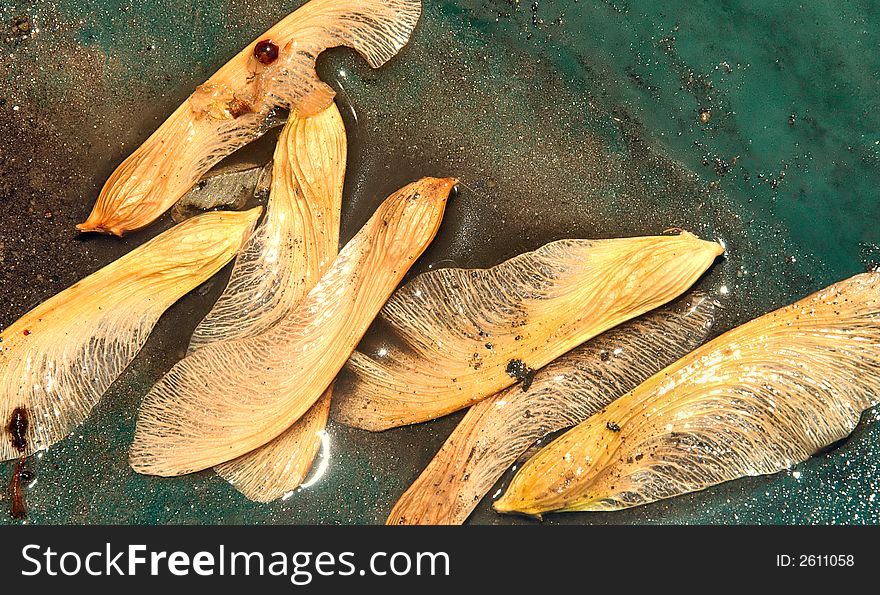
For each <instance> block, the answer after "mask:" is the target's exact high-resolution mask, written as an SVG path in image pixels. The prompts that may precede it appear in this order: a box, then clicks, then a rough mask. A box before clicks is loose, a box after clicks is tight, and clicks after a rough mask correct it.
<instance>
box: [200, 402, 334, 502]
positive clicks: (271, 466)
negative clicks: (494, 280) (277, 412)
mask: <svg viewBox="0 0 880 595" xmlns="http://www.w3.org/2000/svg"><path fill="white" fill-rule="evenodd" d="M332 393H333V389H332V385H331V388H328V389H327V390H326V391H324V394H323V395H322V396H321V398H319V399H318V401H317V402H316V403H315V404H314V405H312V407H311V408H310V409H309V410H308V411H306V413H305V414H304V415H303V416H302V417H301V418H299V419H298V420H296V422H295V423H294V424H293V425H292V426H290V427H289V428H287V430H285V431H284V432H283V433H282V434H281V435H280V436H278V437H277V438H274V439H273V440H271V441H269V442H268V443H267V444H265V445H264V446H261V447H260V448H258V449H256V450H253V451H251V452H249V453H247V454H246V455H242V456H240V457H238V458H237V459H234V460H232V461H229V462H228V463H223V464H221V465H217V466H216V467H214V471H216V472H217V473H218V474H219V475H220V477H222V478H223V479H225V480H226V481H228V482H229V483H231V484H232V485H233V486H235V488H236V489H237V490H238V491H240V492H241V493H243V494H244V495H245V496H247V497H248V498H250V499H251V500H254V501H256V502H271V501H273V500H277V499H278V498H281V497H282V496H284V495H285V494H287V493H289V492H291V491H293V490H295V489H296V488H297V487H299V486H300V484H302V483H303V481H305V479H306V476H307V475H308V473H309V470H310V469H311V468H312V462H313V461H314V460H315V457H316V456H317V455H318V451H319V450H320V448H321V432H322V431H323V430H324V428H325V427H326V426H327V419H328V418H329V417H330V399H331V398H332Z"/></svg>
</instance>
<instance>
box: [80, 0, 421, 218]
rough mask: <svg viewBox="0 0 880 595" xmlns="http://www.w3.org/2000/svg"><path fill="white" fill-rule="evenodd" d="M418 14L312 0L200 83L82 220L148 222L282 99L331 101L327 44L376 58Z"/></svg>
mask: <svg viewBox="0 0 880 595" xmlns="http://www.w3.org/2000/svg"><path fill="white" fill-rule="evenodd" d="M420 14H421V2H419V1H418V0H311V2H309V3H307V4H306V5H304V6H303V7H301V8H300V9H299V10H297V11H295V12H294V13H292V14H291V15H289V16H288V17H286V18H285V19H283V20H282V21H280V22H279V23H278V24H276V25H275V26H274V27H272V28H271V29H269V30H268V31H267V32H266V33H264V34H263V35H262V36H261V37H260V38H258V39H257V40H256V41H254V42H253V43H252V44H250V45H249V46H248V47H246V48H245V49H244V50H242V51H241V53H239V54H238V55H237V56H235V57H234V58H233V59H232V60H230V61H229V62H228V63H227V64H226V65H224V66H223V67H222V68H221V69H220V70H218V71H217V72H216V73H215V74H214V75H213V76H212V77H211V78H210V79H208V81H207V82H205V83H204V84H203V85H201V86H200V87H198V88H197V89H196V91H195V92H194V93H193V94H192V95H191V96H190V97H189V98H188V99H187V100H186V101H185V102H184V103H183V104H182V105H181V106H180V107H179V108H178V109H177V110H176V111H175V112H174V114H172V115H171V116H170V117H169V118H168V120H166V121H165V122H164V123H163V124H162V126H160V127H159V129H158V130H157V131H156V132H155V133H154V134H153V135H152V136H151V137H150V138H149V139H147V141H146V142H144V144H143V145H141V146H140V147H139V148H138V149H137V150H136V151H135V152H134V153H133V154H132V155H131V156H130V157H128V159H126V160H125V161H124V162H123V163H122V164H121V165H120V166H119V168H118V169H117V170H116V171H115V172H114V173H113V175H112V176H111V177H110V179H109V180H108V181H107V183H106V185H105V186H104V189H103V190H102V191H101V194H100V195H99V197H98V201H97V203H96V205H95V207H94V209H93V211H92V213H91V215H90V216H89V218H88V220H86V221H85V223H82V224H81V225H79V226H78V227H79V229H80V230H82V231H102V232H107V233H113V234H117V235H121V234H122V233H124V232H125V231H128V230H132V229H137V228H140V227H143V226H145V225H148V224H149V223H150V222H152V221H154V220H155V219H156V218H157V217H158V216H159V215H161V214H162V213H164V212H165V211H166V210H167V209H168V208H169V207H170V206H171V205H173V204H174V203H175V202H176V201H177V200H178V199H179V198H180V197H181V196H183V195H184V194H185V193H186V192H187V190H189V189H190V188H191V187H192V186H193V184H195V183H196V182H197V181H198V180H199V178H201V177H202V175H204V174H205V172H207V171H208V170H209V169H210V168H211V167H212V166H213V165H215V164H216V163H218V162H219V161H220V160H221V159H223V157H226V156H227V155H229V154H230V153H232V152H233V151H235V150H236V149H238V148H240V147H242V146H244V145H246V144H248V143H249V142H251V141H252V140H254V139H255V138H258V137H259V136H260V135H262V134H263V133H264V132H265V131H266V128H267V126H266V123H267V120H268V119H269V118H270V117H271V115H272V112H273V110H274V109H275V108H277V107H284V108H290V109H291V110H293V111H294V112H296V113H297V114H298V115H299V116H301V117H307V116H312V115H315V114H317V113H319V112H321V111H322V110H324V109H326V108H327V107H329V106H330V104H331V103H332V101H333V96H334V93H333V90H332V89H331V88H330V87H328V86H327V85H326V84H325V83H323V82H321V81H320V80H319V79H318V77H317V75H316V73H315V60H316V59H317V57H318V55H319V54H320V53H321V52H322V51H324V50H325V49H327V48H329V47H335V46H340V45H345V46H349V47H352V48H354V49H356V50H357V51H358V52H359V53H360V54H361V55H362V56H364V58H365V59H366V60H367V62H369V64H370V65H371V66H373V67H374V68H377V67H379V66H381V65H382V64H384V63H385V62H386V61H387V60H389V59H390V58H391V57H393V56H394V55H395V54H396V53H397V52H398V51H399V50H400V48H402V47H403V46H404V45H405V44H406V42H407V41H408V40H409V37H410V35H411V34H412V31H413V29H414V27H415V25H416V22H417V21H418V19H419V16H420ZM258 46H259V47H258ZM261 47H271V48H274V52H275V53H276V54H277V56H275V57H274V58H272V52H263V53H261V52H260V51H259V48H261Z"/></svg>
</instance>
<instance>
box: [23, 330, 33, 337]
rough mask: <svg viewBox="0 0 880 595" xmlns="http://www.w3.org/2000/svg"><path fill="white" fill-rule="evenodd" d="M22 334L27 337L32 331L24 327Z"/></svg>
mask: <svg viewBox="0 0 880 595" xmlns="http://www.w3.org/2000/svg"><path fill="white" fill-rule="evenodd" d="M21 334H23V335H24V336H25V337H27V336H28V335H29V334H31V332H30V331H29V330H28V329H24V330H23V331H22V333H21Z"/></svg>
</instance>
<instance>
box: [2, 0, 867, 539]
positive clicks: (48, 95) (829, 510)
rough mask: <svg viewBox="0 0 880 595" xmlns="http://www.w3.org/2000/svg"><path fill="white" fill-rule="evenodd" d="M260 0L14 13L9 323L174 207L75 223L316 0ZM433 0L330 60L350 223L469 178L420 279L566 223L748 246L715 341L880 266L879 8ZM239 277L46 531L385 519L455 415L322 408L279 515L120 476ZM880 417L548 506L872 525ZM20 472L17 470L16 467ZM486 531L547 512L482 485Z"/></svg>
mask: <svg viewBox="0 0 880 595" xmlns="http://www.w3.org/2000/svg"><path fill="white" fill-rule="evenodd" d="M255 4H256V3H246V2H239V1H221V0H199V1H195V2H180V1H176V0H157V1H154V2H149V3H142V2H111V1H104V2H100V3H98V2H83V1H80V0H63V1H58V2H20V1H14V2H12V3H11V4H10V3H8V2H7V3H4V4H3V5H2V6H0V23H2V26H3V27H9V26H10V19H14V18H15V17H17V16H19V15H26V16H29V17H31V18H32V22H33V25H34V27H33V30H34V31H36V33H35V34H34V35H32V36H25V37H26V38H22V37H21V36H11V35H2V36H0V41H2V42H3V43H2V45H0V65H2V70H0V100H2V101H0V103H2V105H0V205H2V209H0V283H2V287H0V295H2V300H3V302H2V307H0V326H3V325H6V324H9V323H11V322H12V321H13V320H15V319H16V318H17V317H19V316H21V315H22V314H24V313H25V312H26V311H27V310H28V309H29V308H31V307H33V306H34V305H36V304H37V303H39V302H40V301H41V300H43V299H45V298H47V297H49V296H50V295H52V294H53V293H56V292H57V291H59V290H61V289H63V288H64V287H66V286H68V285H70V284H71V283H73V282H74V281H76V280H77V279H78V278H81V277H82V276H84V275H85V274H87V273H88V272H91V271H93V270H95V269H97V268H99V267H100V266H102V265H103V264H105V263H107V262H109V261H110V260H112V259H113V258H115V257H117V256H119V255H120V254H122V253H124V252H125V251H127V250H129V249H130V248H131V247H132V246H134V245H136V244H138V243H140V242H142V241H144V240H145V239H146V238H147V237H150V236H152V235H154V234H155V233H157V232H158V231H160V230H161V229H162V228H163V227H167V226H168V225H169V224H170V221H169V219H168V218H165V219H163V221H161V222H160V223H159V224H157V225H155V226H153V227H151V228H150V229H149V230H146V231H144V232H139V233H137V234H134V235H132V236H131V237H128V238H126V239H125V240H123V241H117V240H113V239H110V238H88V239H80V238H77V236H76V234H75V233H74V232H73V225H74V224H75V223H77V222H79V221H81V220H82V219H84V217H85V216H86V214H87V213H88V211H89V210H90V208H91V204H92V201H93V199H94V197H95V196H96V195H97V191H98V189H99V188H100V186H101V184H102V183H103V181H104V180H105V179H106V177H107V176H108V175H109V173H110V172H111V171H112V169H113V167H114V166H115V165H116V164H118V163H119V161H121V159H123V158H124V157H125V155H127V154H128V153H129V152H130V151H131V150H132V149H133V148H134V147H135V146H136V145H137V144H138V143H139V142H141V141H142V140H143V139H144V138H145V137H146V136H147V135H148V134H149V132H150V131H151V130H152V129H154V128H155V127H156V126H157V125H158V123H159V122H161V120H162V119H164V117H166V116H167V115H168V114H169V113H170V112H171V110H172V109H173V108H174V107H175V106H176V105H177V104H178V103H179V102H180V101H181V100H182V99H183V98H185V97H186V96H187V95H188V94H189V92H190V91H191V90H192V88H193V87H194V86H195V85H197V84H199V83H200V82H201V81H203V80H204V79H205V78H207V77H208V76H209V75H210V74H211V73H212V72H213V71H214V70H215V69H216V68H217V67H218V66H219V65H221V64H222V63H223V62H224V61H225V60H227V59H228V58H229V57H230V56H231V55H232V54H234V53H235V52H236V51H237V50H238V49H239V48H240V47H241V46H243V45H244V44H245V43H247V42H249V41H250V40H252V39H253V38H255V37H256V36H257V35H258V34H259V33H260V32H261V31H263V30H265V29H266V28H267V27H268V26H269V25H271V24H272V23H274V22H275V21H276V20H278V19H279V18H280V17H281V16H283V15H284V14H286V13H287V12H289V11H290V10H292V9H293V8H294V7H296V6H297V5H298V4H299V2H265V3H262V4H261V5H260V6H255ZM424 4H425V14H424V17H423V20H422V22H421V24H420V26H419V28H418V30H417V33H416V35H415V37H414V39H413V41H412V43H411V45H410V46H409V47H408V48H407V49H406V50H404V52H403V53H402V54H401V55H400V57H399V58H398V59H396V60H395V61H394V62H393V63H392V64H390V65H389V66H388V67H387V68H384V69H382V70H380V71H376V72H373V71H370V70H369V69H368V68H367V67H366V66H365V65H364V64H363V63H362V62H360V61H359V59H358V58H357V57H356V56H354V55H353V54H352V53H350V52H348V51H333V52H329V53H328V55H327V56H325V57H324V58H323V59H322V60H321V63H320V68H319V70H320V72H321V74H322V76H323V77H324V78H325V79H326V80H328V81H329V82H331V83H332V84H333V85H334V86H335V87H336V88H337V89H338V90H339V91H340V93H339V102H340V105H341V106H342V107H343V108H344V109H343V112H344V115H345V118H346V125H347V128H348V131H349V135H350V140H351V144H352V148H351V163H350V166H349V174H348V178H347V190H346V193H347V194H346V206H345V211H344V216H343V226H344V229H343V238H344V239H347V238H349V237H351V236H352V235H353V234H354V233H355V232H356V231H357V229H358V227H359V226H360V225H361V224H362V223H363V222H364V221H365V220H366V219H367V217H368V216H369V214H370V213H371V210H372V209H373V208H374V207H375V206H376V204H377V203H378V201H379V200H381V198H382V197H384V196H385V195H387V194H388V193H389V192H390V191H391V190H393V189H395V188H397V187H399V186H401V185H402V184H403V183H405V182H408V181H410V180H411V179H414V178H416V177H419V176H421V175H437V174H442V175H456V176H458V177H460V178H461V179H462V181H463V186H462V191H461V193H460V195H459V196H458V197H457V199H456V201H455V202H454V203H453V204H452V205H451V206H450V209H449V213H448V215H447V218H446V220H445V222H444V225H443V229H442V231H441V234H440V236H439V237H438V238H437V241H436V242H435V244H434V245H433V246H432V248H431V249H430V250H429V252H428V253H427V254H426V255H425V257H424V258H423V259H422V260H421V261H420V262H419V263H418V264H417V266H416V268H415V269H414V270H415V271H416V272H418V271H421V270H425V269H426V268H428V267H429V266H449V265H456V266H488V265H491V264H494V263H497V262H499V261H500V260H503V259H505V258H507V257H510V256H512V255H514V254H516V253H519V252H521V251H523V250H527V249H531V248H535V247H537V246H539V245H541V244H543V243H545V242H547V241H551V240H555V239H559V238H562V237H612V236H616V235H635V234H646V233H658V232H660V231H662V230H664V229H667V228H669V227H674V226H678V227H683V228H687V229H691V230H692V231H694V232H696V233H698V234H700V235H702V236H704V237H708V238H717V239H721V240H723V241H724V242H725V244H726V245H727V246H728V248H729V256H728V258H727V259H725V260H724V261H723V262H720V263H719V264H718V265H717V266H716V267H715V268H714V269H713V270H712V271H711V273H710V274H709V275H708V276H707V278H706V279H704V281H703V282H702V284H701V285H702V288H703V289H705V290H707V291H710V292H711V293H713V295H715V296H716V297H717V298H718V299H719V300H721V301H722V303H723V305H724V313H723V316H722V319H721V320H720V321H719V324H718V331H719V332H720V331H723V330H726V329H727V328H730V327H732V326H734V325H736V324H738V323H741V322H744V321H746V320H748V319H749V318H751V317H753V316H755V315H757V314H760V313H763V312H766V311H767V310H769V309H771V308H773V307H776V306H779V305H782V304H784V303H788V302H791V301H793V300H794V299H796V298H799V297H802V296H803V295H806V294H807V293H809V292H811V291H813V290H817V289H820V288H821V287H824V286H825V285H827V284H829V283H831V282H833V281H836V280H839V279H841V278H844V277H847V276H849V275H851V274H854V273H856V272H859V271H861V270H864V268H865V267H866V266H869V265H871V264H875V263H880V248H878V244H880V231H878V226H877V224H876V222H877V220H878V215H880V203H878V200H877V197H876V188H877V187H878V182H880V174H878V165H880V109H878V108H880V105H878V102H880V99H878V97H880V83H878V81H880V51H878V50H880V8H878V7H877V5H876V4H874V3H871V2H867V1H865V2H832V1H830V0H823V1H818V0H816V1H813V2H810V3H799V2H785V1H778V2H774V3H767V2H762V1H758V0H754V1H743V2H732V1H727V2H724V1H711V2H686V3H685V2H663V3H659V2H651V3H649V2H624V1H622V0H618V1H605V2H599V1H595V2H594V1H584V0H581V1H579V2H574V1H556V2H552V1H548V0H539V1H537V2H534V3H533V2H514V1H485V2H481V1H471V0H454V1H453V0H447V1H439V0H425V2H424ZM768 4H772V6H768ZM95 6H100V7H101V8H98V9H96V8H95ZM221 289H222V279H216V280H214V281H212V282H209V283H208V284H206V286H204V287H203V288H201V289H200V290H199V291H197V292H195V293H194V294H193V295H191V296H188V297H187V298H185V299H184V300H182V301H181V303H179V304H178V305H177V306H175V307H174V308H172V309H171V310H169V312H168V314H167V315H166V316H165V317H164V318H163V320H162V321H161V322H160V324H159V326H158V327H157V328H156V331H155V332H154V334H153V336H152V338H151V340H150V342H149V343H148V345H147V346H146V347H145V349H144V351H143V353H142V355H141V356H140V357H139V358H138V359H137V360H136V361H135V363H134V364H133V365H132V366H131V368H129V370H128V371H127V372H126V373H125V374H124V375H123V376H122V377H121V378H120V379H119V381H118V382H117V383H116V384H115V385H114V386H113V388H111V390H110V392H109V393H108V395H107V396H106V398H105V399H104V400H103V401H102V403H101V404H100V405H99V407H98V408H97V409H96V411H95V413H94V414H93V415H92V416H91V417H90V419H89V420H88V421H87V422H86V423H85V424H84V425H83V426H82V427H81V428H80V429H79V430H77V431H76V432H75V434H74V435H73V436H71V438H69V439H68V440H66V441H64V442H62V443H61V444H59V445H57V446H56V447H53V448H52V449H50V450H49V451H48V452H46V453H44V454H43V455H42V456H41V457H39V458H38V459H37V460H35V461H34V463H33V467H34V470H35V473H36V483H35V484H34V485H32V486H31V487H30V488H29V490H28V493H27V496H28V504H29V507H30V516H29V520H28V522H33V523H151V524H152V523H257V524H260V523H372V522H381V521H382V520H383V519H384V518H385V515H386V514H387V512H388V510H389V509H390V507H391V505H392V504H393V502H394V500H395V499H396V497H397V496H398V495H399V494H400V493H402V491H403V490H404V489H405V488H406V486H407V485H408V484H409V483H410V482H411V481H412V479H414V478H415V476H416V475H417V474H418V472H419V470H420V469H421V468H422V467H423V466H424V465H425V464H426V463H427V461H428V460H430V458H431V456H432V455H433V453H434V452H436V450H437V448H438V447H439V444H440V443H442V441H443V439H444V438H445V436H446V435H447V434H448V432H449V431H450V430H451V429H452V427H454V423H455V421H456V417H455V416H453V417H452V418H450V419H444V420H439V421H437V422H432V423H429V424H423V425H420V426H417V427H413V428H404V429H400V430H394V431H391V432H387V433H384V434H381V435H371V434H367V433H365V432H360V431H356V430H352V429H348V428H344V427H339V426H331V428H330V432H329V433H330V440H331V448H330V456H329V465H328V468H327V472H326V473H325V474H324V475H323V476H322V477H321V478H320V479H318V480H317V481H316V482H315V483H314V485H312V486H311V487H309V488H306V489H304V490H301V491H299V492H297V493H295V494H293V495H292V496H291V497H290V498H288V499H287V500H285V501H282V502H277V503H274V504H271V505H258V504H254V503H250V502H248V501H246V500H245V499H244V498H243V497H241V496H240V495H239V494H238V493H237V492H235V491H234V490H233V489H232V488H230V487H228V486H227V485H226V484H225V483H224V482H223V481H222V480H220V479H219V478H217V477H216V476H214V475H212V474H210V473H202V474H198V475H196V476H193V477H188V478H184V479H155V478H147V477H142V476H138V475H136V474H134V473H133V472H131V471H130V470H129V469H128V467H127V465H126V447H127V444H128V442H129V441H130V439H131V435H132V431H133V425H134V419H135V412H136V408H137V405H138V403H139V401H140V399H141V398H142V397H143V395H144V394H145V392H146V391H147V390H148V388H149V386H150V385H151V384H152V383H153V382H154V381H155V380H156V379H157V378H158V377H159V376H160V375H161V374H162V373H163V372H164V371H166V370H167V369H168V368H169V367H170V366H171V365H172V364H173V363H174V362H175V361H176V360H177V359H178V358H179V357H181V356H182V354H183V350H184V349H185V345H186V342H187V339H188V331H189V330H191V329H192V328H193V327H194V326H195V324H196V323H197V321H198V319H199V317H200V316H201V315H202V314H204V312H205V311H206V309H207V308H209V307H210V304H211V300H212V299H213V298H214V297H216V295H217V294H218V292H219V291H220V290H221ZM373 340H376V341H381V340H382V337H381V336H377V337H373ZM876 420H877V413H876V412H868V413H867V414H866V415H865V417H864V419H863V422H862V424H861V425H860V426H859V428H858V429H857V430H856V432H855V433H854V435H853V437H852V438H851V439H850V440H848V441H847V442H845V443H844V444H843V445H841V446H839V447H838V448H836V449H835V450H833V451H831V452H829V453H827V454H824V455H820V456H817V457H815V458H813V459H811V460H810V461H808V462H806V463H803V464H800V465H798V466H797V467H795V468H794V469H793V470H791V471H788V472H783V473H780V474H777V475H774V476H771V477H761V478H750V479H745V480H741V481H736V482H731V483H728V484H725V485H723V486H719V487H717V488H714V489H711V490H708V491H706V492H703V493H700V494H693V495H689V496H684V497H681V498H676V499H674V500H670V501H667V502H661V503H658V504H654V505H650V506H645V507H641V508H637V509H633V510H629V511H623V512H619V513H611V514H589V515H567V516H561V515H556V516H553V515H551V516H550V517H548V518H547V520H546V521H545V522H548V523H876V522H878V521H880V502H878V501H877V498H876V497H875V494H876V493H877V491H878V488H880V468H878V467H880V464H878V456H877V454H878V452H877V451H878V446H880V424H878V423H876ZM11 473H12V466H11V465H10V464H0V476H2V477H4V478H8V477H9V476H10V475H11ZM4 481H5V479H4ZM503 481H505V480H503ZM4 497H5V496H4ZM0 506H2V507H3V508H4V509H6V508H7V507H8V502H7V501H4V500H0ZM472 521H473V522H480V523H502V522H504V523H507V522H529V521H521V520H518V519H510V518H506V517H499V516H497V515H495V514H494V513H493V512H492V511H491V509H490V507H489V506H488V503H487V502H483V503H482V504H481V505H480V507H479V508H478V509H477V512H476V513H475V515H474V517H473V518H472ZM0 522H2V523H7V522H12V521H11V519H8V518H7V517H5V516H0Z"/></svg>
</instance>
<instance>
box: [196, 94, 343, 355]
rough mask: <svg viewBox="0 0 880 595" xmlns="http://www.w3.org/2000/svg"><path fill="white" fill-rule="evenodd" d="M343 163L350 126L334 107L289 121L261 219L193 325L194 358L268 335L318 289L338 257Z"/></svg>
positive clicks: (275, 161) (278, 151)
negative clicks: (201, 351) (208, 349)
mask: <svg viewBox="0 0 880 595" xmlns="http://www.w3.org/2000/svg"><path fill="white" fill-rule="evenodd" d="M345 159H346V140H345V127H344V126H343V124H342V118H341V116H340V115H339V111H338V110H337V109H336V106H335V105H333V106H331V107H330V108H328V109H326V110H324V111H323V112H322V113H321V114H319V115H317V116H314V117H311V118H296V117H292V118H291V119H290V120H289V121H288V123H287V124H286V125H285V127H284V130H283V132H282V134H281V136H280V137H279V139H278V145H277V147H276V150H275V157H274V166H273V169H272V187H271V191H270V195H269V196H270V200H269V204H268V206H267V207H266V216H265V218H264V221H263V223H262V224H261V225H260V227H258V228H257V230H256V232H255V233H254V234H253V236H252V237H251V239H250V240H249V241H248V243H247V245H246V246H245V248H244V250H243V251H242V253H241V254H240V255H239V256H238V258H237V259H236V261H235V266H234V268H233V269H232V275H231V276H230V279H229V284H228V286H227V288H226V290H225V291H224V292H223V294H222V295H221V296H220V299H219V300H217V303H216V304H215V305H214V308H213V309H212V310H211V312H210V313H208V315H207V316H206V317H205V319H204V320H203V321H202V322H201V324H199V326H198V327H196V330H195V332H194V333H193V337H192V340H191V341H190V353H192V352H193V351H194V350H195V349H197V348H199V347H201V346H204V345H207V344H209V343H214V342H216V341H228V340H230V339H239V338H243V337H252V336H255V335H259V334H261V333H263V332H265V331H266V330H268V329H269V328H271V327H272V326H274V325H275V324H276V323H277V322H278V321H279V320H281V319H282V318H283V317H284V316H286V315H287V314H288V313H290V311H291V310H292V309H293V308H294V307H295V306H297V305H298V304H299V302H300V301H302V299H303V298H304V297H305V296H306V294H307V293H308V292H309V290H311V288H312V287H313V286H314V285H315V283H317V281H318V279H319V278H320V276H321V273H322V272H323V271H324V270H325V269H326V268H327V267H329V266H330V264H331V263H332V262H333V259H334V258H335V256H336V253H337V251H338V246H339V215H340V210H341V208H342V186H343V182H344V180H345Z"/></svg>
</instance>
